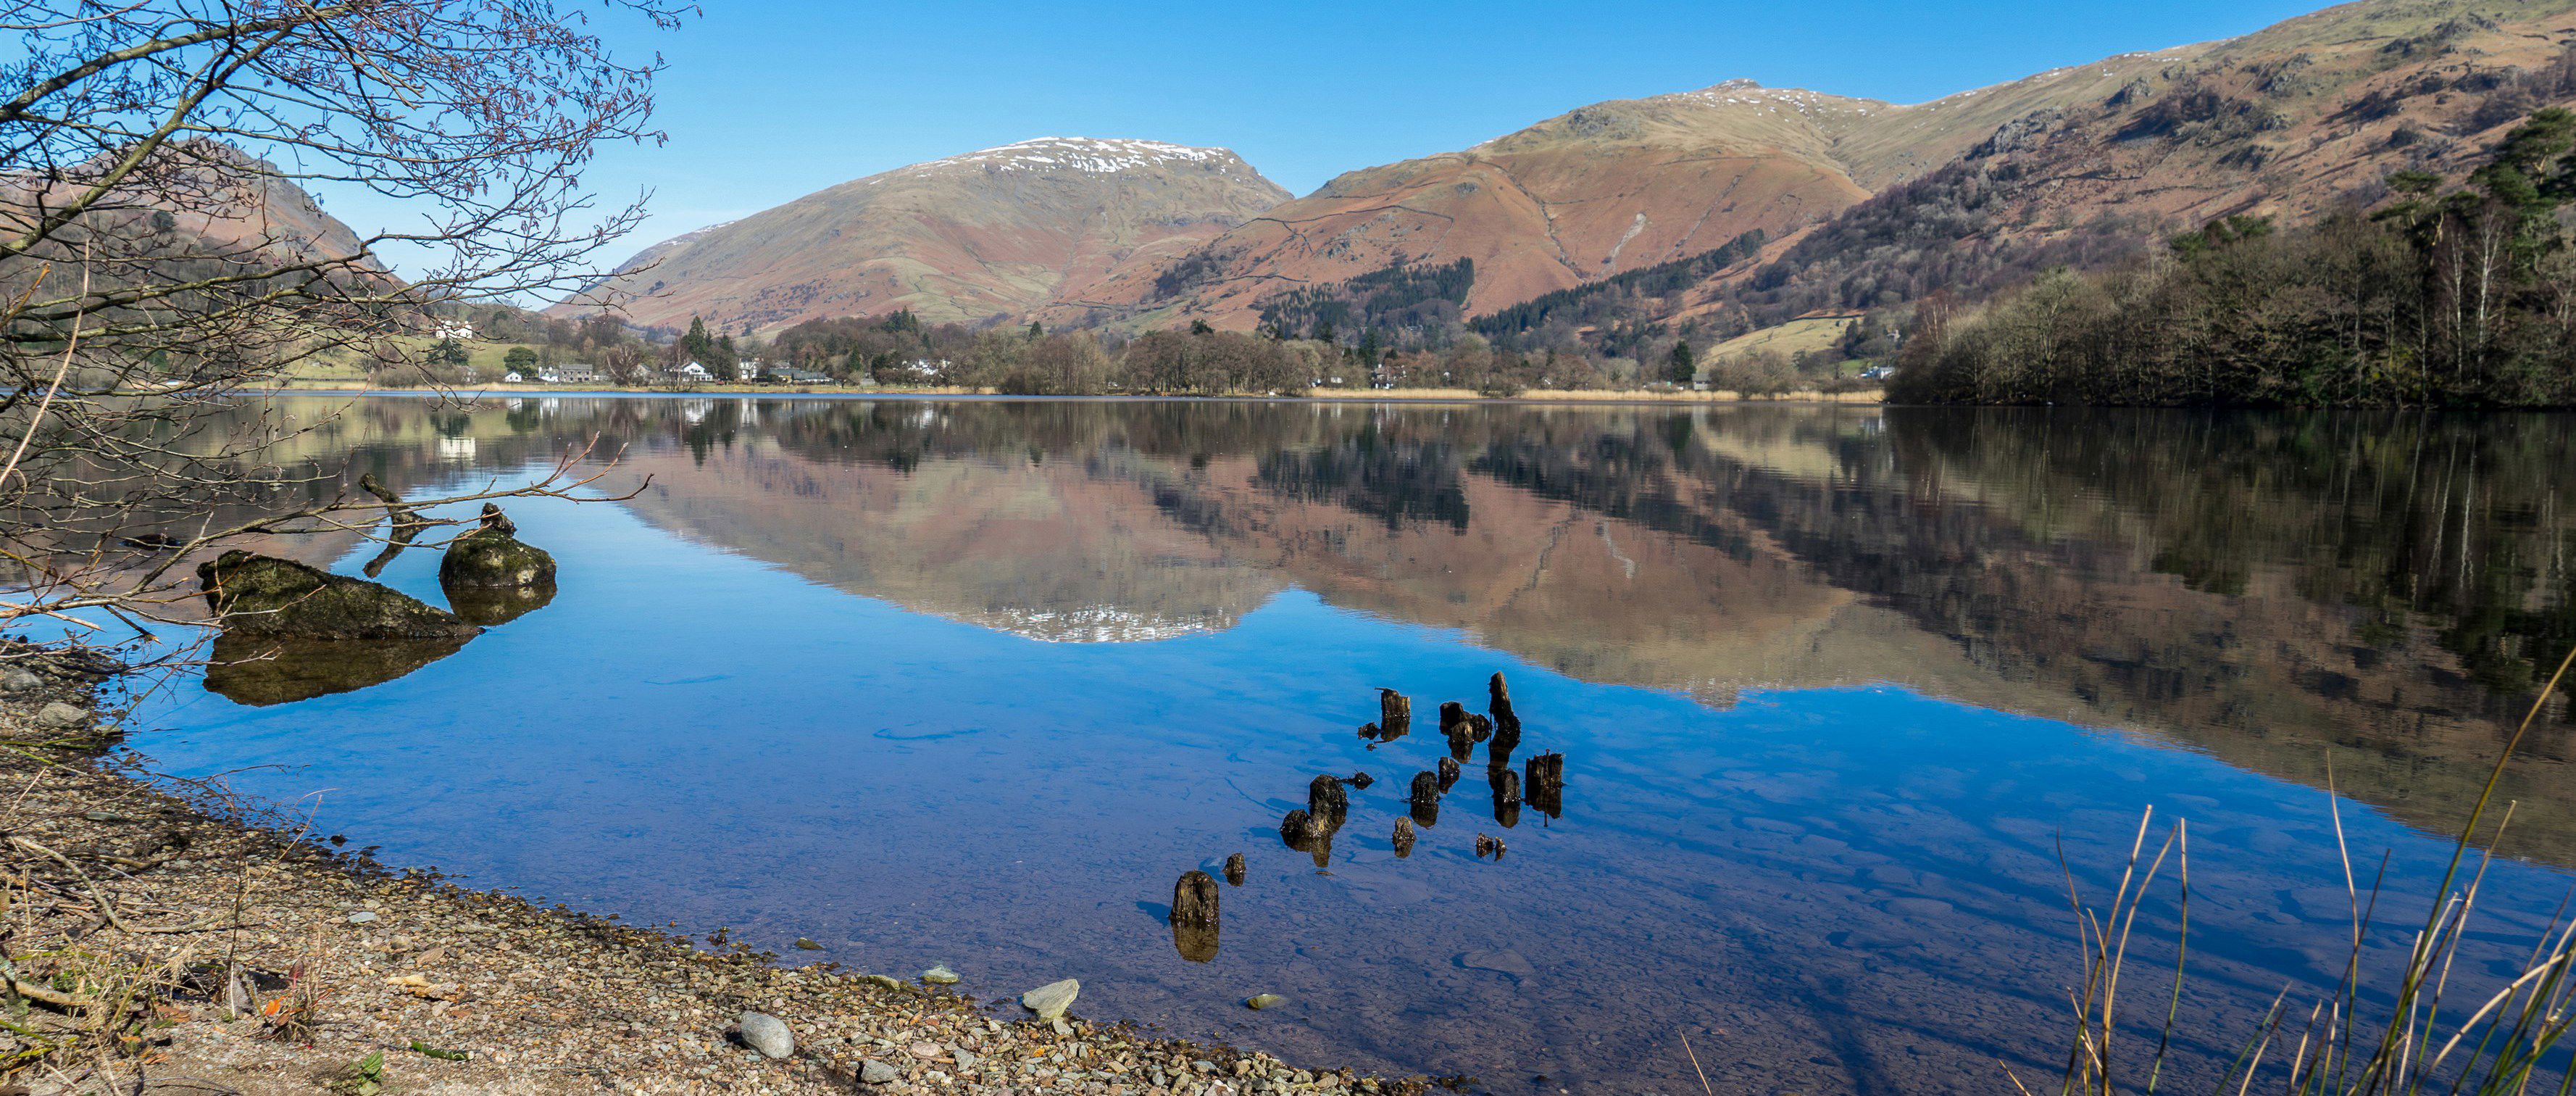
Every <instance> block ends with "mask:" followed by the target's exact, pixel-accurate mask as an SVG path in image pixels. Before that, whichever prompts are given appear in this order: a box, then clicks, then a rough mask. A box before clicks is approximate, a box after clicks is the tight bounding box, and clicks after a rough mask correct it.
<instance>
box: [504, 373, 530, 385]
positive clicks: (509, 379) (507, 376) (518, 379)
mask: <svg viewBox="0 0 2576 1096" xmlns="http://www.w3.org/2000/svg"><path fill="white" fill-rule="evenodd" d="M526 382H527V378H526V377H522V376H520V375H519V371H518V370H516V369H513V370H511V371H509V372H507V373H503V374H501V383H503V384H524V383H526Z"/></svg>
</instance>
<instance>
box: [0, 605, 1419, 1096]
mask: <svg viewBox="0 0 2576 1096" xmlns="http://www.w3.org/2000/svg"><path fill="white" fill-rule="evenodd" d="M5 653H7V654H9V655H11V656H12V657H10V658H9V659H7V660H5V661H0V770H5V771H0V780H5V781H7V782H8V784H9V785H10V787H11V788H14V789H18V790H17V792H16V794H15V798H14V799H13V800H11V801H9V802H8V803H7V805H6V806H5V807H0V810H5V815H0V835H5V837H6V838H7V840H6V842H5V846H0V855H5V856H6V857H7V858H8V859H9V860H10V863H9V865H8V867H9V868H10V869H11V872H10V874H12V875H15V876H17V877H18V878H17V880H16V882H14V883H13V884H12V885H11V886H9V887H7V888H6V889H5V895H6V897H7V899H9V901H8V902H7V903H6V905H5V907H0V940H5V942H6V951H7V955H8V957H9V961H10V963H11V965H12V969H13V970H14V971H15V977H16V979H17V981H16V982H15V983H13V985H14V988H15V989H16V991H17V993H18V994H20V995H22V996H24V997H25V998H26V999H27V1000H26V1004H27V1007H28V1011H27V1013H26V1014H25V1016H24V1017H23V1018H21V1019H17V1020H13V1021H12V1023H14V1024H16V1029H15V1030H0V1076H5V1078H6V1079H7V1080H9V1081H13V1082H15V1083H16V1084H19V1085H23V1086H25V1089H26V1091H27V1092H29V1093H30V1094H31V1096H69V1094H72V1093H89V1092H101V1091H107V1090H110V1089H114V1090H117V1091H134V1090H137V1089H138V1088H150V1089H153V1090H162V1089H164V1088H171V1089H172V1090H175V1088H174V1087H172V1086H176V1087H184V1088H187V1089H188V1090H190V1091H195V1092H213V1093H240V1094H242V1096H269V1094H272V1093H275V1094H283V1093H309V1092H315V1091H334V1092H344V1093H352V1094H356V1096H372V1093H373V1092H376V1091H383V1092H400V1093H405V1094H412V1096H431V1094H438V1093H571V1092H598V1091H602V1090H612V1091H620V1092H646V1093H806V1092H852V1091H861V1092H872V1093H885V1094H889V1096H893V1094H910V1093H968V1094H975V1096H983V1094H987V1093H998V1092H1000V1091H1001V1090H1002V1089H1003V1087H1004V1086H1008V1087H1009V1088H1010V1089H1013V1090H1021V1091H1028V1092H1050V1093H1081V1094H1087V1096H1286V1094H1288V1093H1292V1092H1293V1093H1316V1094H1321V1096H1337V1094H1341V1096H1420V1093H1422V1092H1423V1090H1424V1088H1425V1087H1426V1084H1427V1082H1426V1081H1425V1080H1424V1079H1421V1078H1408V1079H1403V1080H1388V1079H1384V1078H1378V1077H1365V1076H1361V1075H1359V1074H1357V1073H1355V1072H1354V1071H1351V1070H1348V1069H1343V1070H1338V1071H1329V1072H1328V1071H1309V1070H1301V1069H1297V1068H1295V1067H1293V1066H1290V1065H1287V1064H1285V1063H1282V1062H1280V1061H1279V1060H1278V1059H1276V1058H1273V1057H1271V1056H1269V1055H1267V1054H1263V1053H1260V1052H1257V1051H1245V1050H1240V1049H1236V1048H1233V1047H1228V1046H1224V1045H1218V1044H1208V1043H1199V1042H1195V1041H1191V1040H1185V1039H1171V1038H1161V1037H1156V1036H1152V1035H1148V1034H1145V1033H1144V1032H1143V1031H1142V1030H1141V1029H1140V1028H1139V1027H1138V1026H1136V1025H1135V1024H1133V1023H1129V1022H1108V1023H1100V1022H1093V1021H1088V1020H1085V1019H1082V1018H1081V1017H1080V1016H1079V1014H1078V1011H1077V1012H1075V1013H1072V1014H1068V1015H1066V1016H1065V1017H1064V1019H1063V1020H1062V1021H1059V1022H1053V1023H1050V1022H1047V1021H1044V1020H1041V1019H1039V1018H1037V1017H1036V1016H1035V1015H1034V1014H1032V1013H1031V1012H1030V1011H1029V1010H1027V1009H1025V1008H1024V1007H1022V1006H1021V1004H1020V1003H1019V1001H1018V1000H1017V996H1016V995H1017V994H1018V993H1020V992H1022V991H1024V990H1027V989H1033V988H1036V987H977V989H978V990H980V991H984V992H994V993H997V994H998V995H997V996H995V997H994V998H993V999H991V1000H979V999H977V998H976V997H973V996H970V995H968V994H966V993H963V992H959V991H958V988H957V987H954V986H948V985H933V984H928V983H925V982H923V981H921V980H920V979H919V978H918V977H917V976H916V974H915V973H906V974H901V975H889V974H882V973H860V972H854V971H844V970H840V969H838V968H837V967H836V966H835V965H833V964H829V963H814V964H809V965H805V966H795V967H790V966H786V965H783V964H782V962H781V961H780V958H779V957H778V956H775V955H771V954H768V953H763V952H757V951H753V950H750V949H749V948H746V947H744V946H742V945H739V944H734V945H730V946H728V945H724V944H721V943H714V942H701V941H697V940H692V939H689V938H686V937H683V936H678V935H674V934H672V933H670V932H666V931H664V930H661V929H656V928H650V927H644V926H637V925H629V924H624V923H621V922H619V921H618V920H617V919H616V918H615V917H614V916H609V917H600V916H595V915H592V914H587V913H583V912H580V911H576V910H572V909H568V908H566V907H564V906H562V905H552V906H539V905H537V904H535V903H534V902H531V901H528V900H527V899H524V898H521V897H518V896H515V895H507V894H501V893H496V892H492V891H487V890H479V889H474V888H469V887H464V886H460V885H457V884H453V883H449V882H447V881H445V880H444V879H443V878H442V877H441V876H440V875H439V874H438V873H437V872H435V871H423V870H405V871H399V872H398V871H394V870H390V869H387V868H385V867H383V866H382V865H379V864H377V863H375V862H374V861H373V860H372V859H371V858H369V856H368V855H367V852H366V851H365V850H358V851H354V852H350V851H342V850H341V849H339V848H337V847H336V846H338V845H339V844H340V843H341V842H342V839H341V838H340V837H338V836H336V835H327V834H322V833H319V832H315V831H312V830H311V829H309V828H308V827H305V826H303V825H302V824H300V823H299V822H298V821H297V820H295V819H292V818H288V817H286V816H283V815H278V814H273V813H263V812H262V811H261V809H260V808H257V807H255V806H252V805H249V804H244V803H242V802H239V801H237V800H231V799H230V798H229V797H227V796H226V795H225V794H224V793H223V790H222V789H221V787H220V786H219V785H215V784H202V785H195V784H188V783H186V782H173V781H170V780H168V779H166V778H157V777H156V776H155V775H154V774H151V773H149V772H145V771H140V770H138V769H136V768H134V767H133V766H132V764H131V763H130V761H129V757H130V755H122V754H120V753H119V752H118V749H117V747H118V744H119V741H120V739H121V732H119V731H117V730H115V729H114V728H113V727H112V726H108V725H105V724H101V723H97V722H95V720H96V716H95V715H92V716H91V722H88V723H86V724H72V725H67V724H66V723H65V722H64V718H63V715H64V713H63V708H64V706H66V705H68V706H70V708H72V709H76V710H80V711H83V712H88V711H90V710H91V705H92V704H93V703H94V702H95V696H96V681H97V679H96V677H95V675H90V674H83V673H80V672H78V671H76V670H66V669H65V668H64V667H61V666H60V665H57V664H52V663H50V662H48V661H47V660H46V656H44V655H41V654H37V655H34V656H33V657H29V655H30V652H29V650H28V649H27V648H24V647H20V646H14V645H13V646H12V647H11V648H10V649H9V650H8V651H6V652H5ZM29 670H35V671H40V672H37V673H35V675H34V677H33V678H32V679H31V678H30V677H28V676H25V675H24V674H22V673H21V671H29ZM719 939H720V937H719ZM961 966H965V967H967V969H965V970H963V971H962V972H961V973H962V974H963V976H964V982H965V984H968V985H972V984H973V983H974V981H975V972H974V971H973V970H972V969H971V965H968V964H961ZM236 971H238V972H239V976H238V978H237V979H236V977H235V976H234V972H236ZM236 983H238V985H236ZM9 988H10V987H9V986H0V1007H7V1004H8V1002H7V1001H6V999H5V994H6V993H7V991H8V989H9ZM245 991H246V992H245ZM245 998H246V999H245ZM13 1011H14V1010H13ZM745 1012H758V1013H762V1014H765V1015H767V1016H770V1017H775V1018H777V1019H779V1020H782V1021H784V1022H785V1023H786V1025H787V1027H788V1028H789V1029H790V1030H792V1032H793V1037H794V1043H795V1046H794V1050H793V1052H792V1053H791V1054H790V1055H788V1056H787V1057H784V1058H772V1057H769V1056H767V1055H764V1054H763V1053H761V1052H760V1051H756V1050H752V1049H750V1048H749V1047H748V1046H746V1045H744V1043H743V1041H742V1039H741V1037H740V1033H739V1031H740V1029H739V1022H740V1020H741V1018H742V1016H743V1014H744V1013H745ZM755 1026H759V1025H755ZM370 1055H381V1058H379V1059H376V1061H377V1062H378V1063H379V1065H378V1066H377V1070H378V1073H377V1074H375V1075H372V1079H371V1075H369V1074H366V1073H365V1072H364V1071H363V1070H361V1069H359V1068H358V1067H360V1066H362V1064H363V1063H364V1062H365V1061H367V1060H368V1059H369V1056H370ZM370 1083H373V1084H375V1085H376V1086H377V1087H376V1088H375V1089H369V1088H368V1087H367V1085H368V1084H370Z"/></svg>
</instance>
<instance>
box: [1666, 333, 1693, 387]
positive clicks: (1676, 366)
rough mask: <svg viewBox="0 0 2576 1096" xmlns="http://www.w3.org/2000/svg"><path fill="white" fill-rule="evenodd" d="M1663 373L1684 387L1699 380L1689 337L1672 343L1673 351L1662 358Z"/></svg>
mask: <svg viewBox="0 0 2576 1096" xmlns="http://www.w3.org/2000/svg"><path fill="white" fill-rule="evenodd" d="M1664 370H1665V374H1666V375H1667V376H1669V377H1670V378H1672V382H1673V383H1674V384H1678V385H1681V386H1683V387H1685V388H1687V387H1689V386H1690V385H1691V384H1693V383H1694V382H1697V381H1698V380H1699V361H1698V359H1696V358H1694V357H1692V356H1691V344H1690V340H1689V339H1681V340H1678V341H1676V342H1674V343H1673V352H1672V354H1670V355H1669V356H1667V357H1666V358H1665V359H1664Z"/></svg>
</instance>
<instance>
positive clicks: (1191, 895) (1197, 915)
mask: <svg viewBox="0 0 2576 1096" xmlns="http://www.w3.org/2000/svg"><path fill="white" fill-rule="evenodd" d="M1216 903H1217V890H1216V879H1215V877H1213V876H1210V875H1209V874H1208V873H1206V872H1203V871H1185V872H1182V873H1181V878H1180V881H1179V882H1177V883H1174V884H1172V923H1173V924H1175V925H1213V924H1216Z"/></svg>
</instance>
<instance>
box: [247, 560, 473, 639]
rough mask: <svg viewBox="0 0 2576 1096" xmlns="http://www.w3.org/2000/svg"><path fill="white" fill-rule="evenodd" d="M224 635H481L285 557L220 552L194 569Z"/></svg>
mask: <svg viewBox="0 0 2576 1096" xmlns="http://www.w3.org/2000/svg"><path fill="white" fill-rule="evenodd" d="M197 581H198V582H200V583H202V584H203V585H204V587H205V592H206V604H207V606H209V607H210V608H212V609H213V610H214V611H215V614H216V615H217V616H218V617H220V618H222V621H223V626H224V632H225V634H227V635H239V636H244V637H250V638H275V639H448V638H453V639H466V638H470V637H473V636H475V635H479V634H481V633H482V631H483V629H481V628H479V627H476V626H474V625H472V624H468V623H466V622H465V621H463V620H460V619H458V618H457V617H456V615H455V614H453V613H450V612H448V611H446V610H444V609H439V608H434V607H432V606H430V605H428V604H426V603H424V602H422V601H421V600H420V599H419V598H415V597H412V596H411V595H409V594H405V593H403V592H402V591H399V590H396V589H394V588H393V587H391V586H386V585H384V584H382V583H375V582H369V581H367V580H365V579H360V578H350V577H348V576H346V575H335V574H332V573H330V572H328V571H324V570H321V569H319V568H316V567H308V566H306V565H304V564H301V563H297V562H295V561H294V560H291V559H279V558H277V557H275V556H263V555H256V554H253V553H250V552H243V551H231V552H226V553H224V554H223V556H222V557H221V558H219V559H215V560H212V561H209V562H206V563H201V564H198V565H197Z"/></svg>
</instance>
